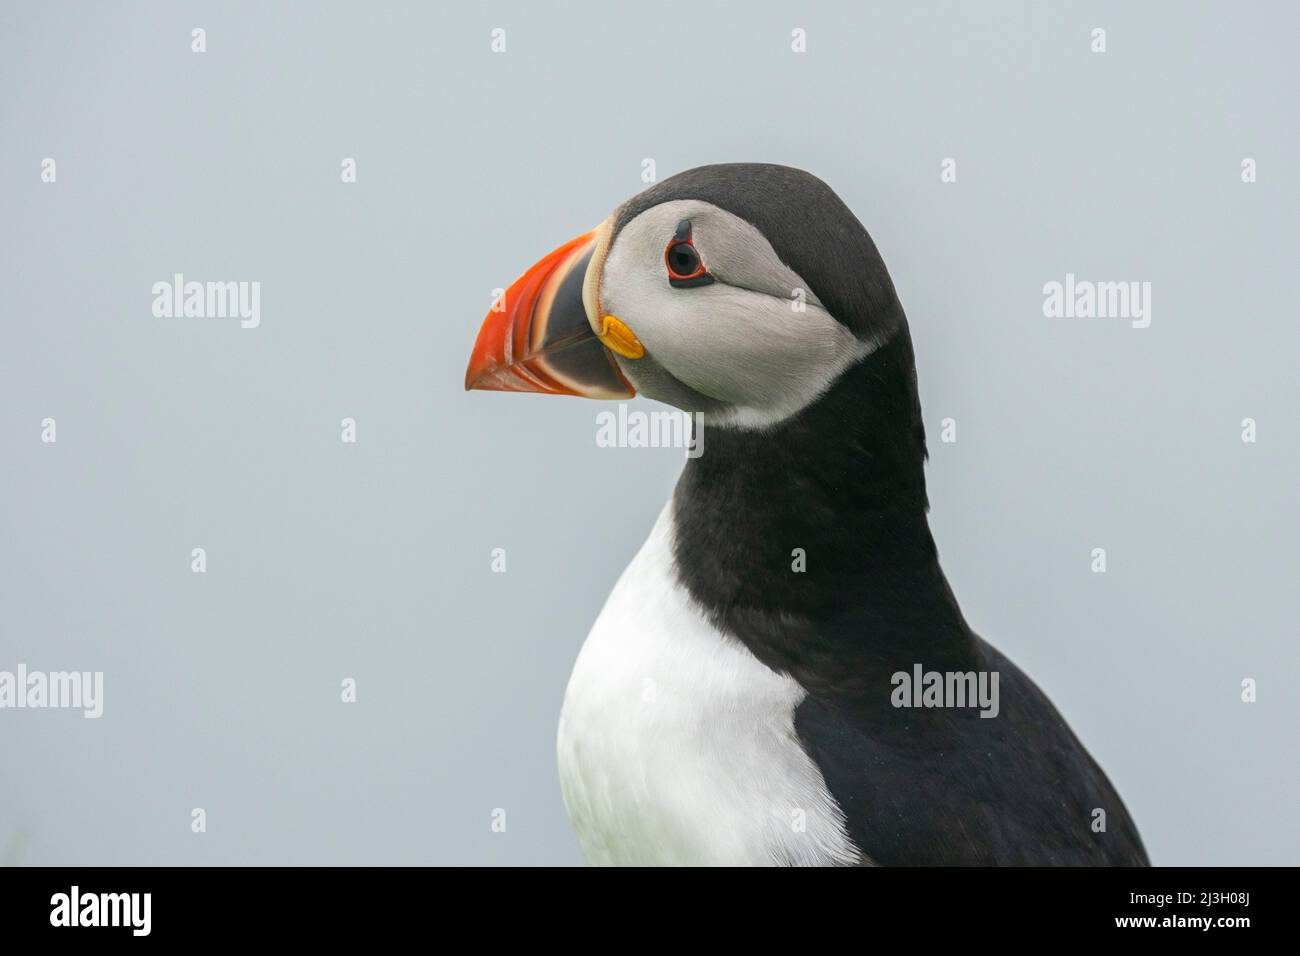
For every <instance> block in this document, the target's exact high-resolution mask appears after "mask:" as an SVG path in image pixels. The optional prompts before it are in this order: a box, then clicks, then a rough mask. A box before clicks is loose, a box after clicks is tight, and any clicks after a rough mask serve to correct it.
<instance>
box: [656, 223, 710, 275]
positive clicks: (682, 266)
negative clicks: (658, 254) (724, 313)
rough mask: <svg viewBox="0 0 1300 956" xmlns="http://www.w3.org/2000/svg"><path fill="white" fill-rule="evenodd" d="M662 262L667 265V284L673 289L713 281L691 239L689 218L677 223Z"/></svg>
mask: <svg viewBox="0 0 1300 956" xmlns="http://www.w3.org/2000/svg"><path fill="white" fill-rule="evenodd" d="M664 264H665V265H666V266H667V267H668V284H669V285H670V286H672V287H673V288H674V289H690V288H693V287H694V286H699V285H708V284H710V283H711V282H713V276H711V275H709V272H708V270H707V269H705V268H704V260H703V259H701V258H700V252H699V250H698V249H696V248H695V243H694V242H693V241H692V240H691V221H690V220H689V219H683V220H682V221H681V222H679V223H678V224H677V233H676V234H675V235H674V236H673V239H672V241H671V242H669V243H668V248H667V249H665V250H664Z"/></svg>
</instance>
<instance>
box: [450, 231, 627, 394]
mask: <svg viewBox="0 0 1300 956" xmlns="http://www.w3.org/2000/svg"><path fill="white" fill-rule="evenodd" d="M608 229H609V226H608V224H606V223H603V224H601V225H600V226H597V227H596V228H595V229H593V230H592V231H591V232H588V233H586V234H585V235H581V236H579V237H578V238H577V239H574V240H572V241H570V242H566V243H565V244H564V245H562V246H560V248H558V249H556V250H555V251H554V252H552V253H551V254H550V255H548V256H546V257H545V258H544V259H542V260H541V261H540V262H539V263H537V265H535V266H533V267H532V268H531V269H529V270H528V271H527V272H525V273H524V274H523V275H522V276H520V277H519V278H518V279H516V280H515V282H514V284H512V285H511V286H510V288H508V289H507V290H506V291H505V293H504V294H503V295H502V296H501V298H499V299H497V301H496V302H494V303H493V304H492V310H491V311H490V312H488V314H487V318H486V319H485V320H484V321H483V327H482V328H481V329H479V333H478V340H477V341H476V342H475V343H474V351H473V352H472V353H470V359H469V368H468V369H466V371H465V389H466V390H467V391H468V390H469V389H483V390H486V391H495V392H542V393H544V394H547V395H582V396H585V397H587V398H631V397H632V396H633V395H635V394H636V389H634V388H633V387H632V386H631V385H630V384H628V381H627V379H625V378H624V377H623V374H622V372H620V371H619V368H618V365H617V363H616V362H615V361H614V356H613V354H612V353H611V352H610V350H609V349H607V348H606V347H605V346H604V345H603V344H601V340H600V339H598V338H597V337H596V333H595V332H594V331H593V323H592V322H591V321H590V320H589V318H588V308H589V306H588V303H590V308H591V309H592V310H593V312H594V311H598V310H599V309H598V305H597V304H596V298H597V297H596V290H597V289H599V287H600V271H601V269H602V267H603V266H604V259H605V255H604V253H605V248H606V247H607V237H608ZM584 287H585V289H586V294H585V295H584Z"/></svg>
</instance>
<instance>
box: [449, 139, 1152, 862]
mask: <svg viewBox="0 0 1300 956" xmlns="http://www.w3.org/2000/svg"><path fill="white" fill-rule="evenodd" d="M465 387H466V389H481V390H492V391H512V392H536V393H543V394H549V395H571V396H582V397H586V398H594V399H602V400H615V401H617V400H620V399H627V398H629V397H631V396H633V395H636V394H640V395H643V396H646V397H649V398H651V399H654V400H657V401H660V402H664V403H667V404H669V405H671V406H674V407H675V408H677V409H680V410H682V411H684V412H688V413H690V414H691V418H692V421H693V422H694V425H693V427H694V428H695V429H701V430H703V433H704V434H706V435H707V441H705V442H703V444H702V446H701V451H702V453H701V454H699V455H698V456H687V460H686V462H685V465H684V469H683V471H682V473H681V476H680V478H679V480H678V482H677V485H676V487H675V490H674V492H673V494H672V497H671V499H670V500H669V501H668V503H667V504H666V505H665V507H664V508H663V510H662V512H661V513H660V514H659V517H658V519H657V520H656V521H655V523H654V526H653V527H652V528H651V529H650V531H649V536H648V538H647V539H646V541H645V543H644V544H643V545H642V547H641V549H640V551H639V552H638V553H637V554H636V556H635V557H634V558H633V560H632V562H631V564H629V565H628V567H627V568H626V570H625V571H624V572H623V574H622V576H621V577H620V578H619V580H618V582H617V584H616V585H615V587H614V589H613V591H612V592H611V593H610V594H609V596H608V598H607V600H606V602H605V605H604V608H603V610H602V611H601V612H600V614H599V616H598V617H597V619H596V621H595V623H594V625H593V626H592V629H591V631H590V633H589V635H588V636H587V638H586V641H585V642H584V643H583V645H582V648H581V651H580V652H579V654H578V657H577V660H576V662H575V664H574V667H573V671H572V674H571V676H570V678H569V682H568V686H567V688H566V690H565V692H564V701H563V706H562V710H561V714H560V720H559V730H558V735H557V754H558V760H559V776H560V782H561V789H562V792H563V798H564V803H565V807H566V809H567V811H568V814H569V818H570V820H571V822H572V824H573V827H574V831H575V833H576V835H577V839H578V843H579V846H580V849H581V852H582V856H583V858H584V860H585V861H586V862H587V863H588V864H591V865H633V866H658V865H667V866H751V865H752V866H765V865H774V866H855V865H856V866H872V865H875V866H953V865H974V866H987V865H1032V866H1040V865H1052V866H1057V865H1060V866H1078V865H1100V866H1145V865H1149V861H1148V858H1147V855H1146V851H1145V849H1144V847H1143V844H1142V840H1141V838H1140V836H1139V835H1138V831H1137V827H1136V825H1135V824H1134V822H1133V819H1132V818H1131V817H1130V816H1129V813H1128V811H1127V810H1126V809H1125V807H1124V804H1123V802H1122V801H1121V799H1120V796H1119V794H1118V793H1117V792H1116V790H1115V788H1114V787H1113V786H1112V785H1111V782H1110V781H1109V780H1108V779H1107V777H1106V775H1105V773H1104V772H1103V771H1102V769H1101V767H1100V766H1098V764H1097V762H1096V761H1095V760H1094V759H1093V758H1092V756H1091V755H1090V754H1089V753H1088V751H1087V750H1086V749H1085V748H1084V746H1083V744H1082V743H1081V742H1080V741H1079V738H1078V737H1077V736H1076V735H1075V734H1074V732H1073V731H1072V730H1071V729H1070V727H1069V726H1068V725H1067V724H1066V722H1065V720H1064V719H1063V718H1062V716H1061V714H1060V713H1059V712H1058V711H1057V709H1056V707H1055V706H1053V704H1052V702H1051V701H1050V700H1049V699H1048V698H1047V696H1046V695H1045V694H1044V693H1043V691H1042V690H1040V689H1039V688H1038V686H1037V685H1035V684H1034V682H1033V681H1032V680H1030V678H1029V677H1028V676H1026V675H1025V673H1024V672H1023V671H1021V670H1020V669H1019V668H1018V667H1017V666H1016V665H1015V664H1014V663H1012V662H1011V661H1010V660H1008V659H1007V657H1006V656H1005V655H1003V654H1002V653H1000V652H999V651H998V650H997V649H996V648H994V647H993V646H992V645H991V644H990V643H988V642H987V641H985V640H984V639H983V638H981V637H980V636H979V635H977V634H976V633H975V632H974V631H973V630H972V629H971V627H970V626H969V625H968V624H967V622H966V620H965V618H964V617H963V615H962V612H961V609H960V607H959V606H958V602H957V599H956V597H955V596H954V593H953V590H952V588H951V587H950V586H949V584H948V581H947V580H946V578H945V576H944V573H943V571H942V569H941V568H940V564H939V558H938V551H937V548H936V545H935V541H934V538H933V536H932V534H931V532H930V528H929V525H928V520H927V514H928V511H929V502H928V499H927V495H926V486H925V474H924V466H925V462H926V459H927V453H926V444H925V429H924V427H923V424H922V417H921V405H920V399H919V395H918V390H917V376H916V364H915V360H914V357H913V350H912V342H911V336H910V333H909V331H908V323H907V319H906V316H905V315H904V312H903V308H902V305H901V304H900V301H899V297H898V294H897V292H896V291H895V288H894V284H893V281H892V280H891V278H890V275H889V273H888V271H887V270H886V268H885V264H884V261H883V259H882V258H881V255H880V253H879V252H878V251H877V249H876V246H875V243H874V242H873V241H872V239H871V237H870V236H869V235H868V233H867V230H866V229H865V228H864V227H863V226H862V224H861V223H860V222H859V221H858V219H857V217H856V216H855V215H854V214H853V212H852V211H851V210H850V209H849V207H848V206H847V205H845V203H844V202H843V201H841V199H840V198H839V197H838V196H837V195H836V194H835V192H833V191H832V190H831V188H830V187H829V186H827V185H826V184H825V183H824V182H822V181H821V180H820V179H818V178H817V177H816V176H813V175H812V174H810V173H808V172H805V171H802V170H799V169H795V168H791V167H786V166H779V165H771V164H760V163H731V164H721V165H710V166H702V167H699V168H695V169H691V170H688V171H686V172H682V173H679V174H677V175H674V176H672V177H671V178H668V179H665V180H663V181H661V182H659V183H657V184H655V185H652V186H650V187H648V188H646V189H644V190H643V191H641V192H640V193H638V194H637V195H635V196H633V197H632V198H630V199H629V200H627V201H626V202H624V203H623V204H622V205H621V206H619V207H618V208H617V209H616V210H614V212H613V213H612V214H611V215H610V216H609V217H608V218H606V219H605V220H604V221H603V222H601V223H600V225H598V226H597V227H596V228H595V229H593V230H591V231H589V232H586V233H584V234H583V235H580V236H578V237H577V238H576V239H573V240H572V241H570V242H568V243H565V244H564V245H562V246H560V247H559V248H558V249H556V250H555V251H554V252H552V253H550V254H549V255H547V256H546V257H545V258H543V259H542V260H541V261H540V262H538V263H537V264H536V265H534V266H533V267H532V268H530V269H528V271H526V272H525V273H524V274H523V275H522V276H521V277H520V278H519V279H518V280H517V281H515V282H514V283H513V284H511V285H510V286H509V288H507V289H506V291H505V293H504V294H503V295H502V296H501V297H500V298H499V299H498V300H497V301H496V302H494V303H493V306H492V310H491V311H490V312H489V313H488V315H487V318H486V319H485V321H484V322H483V324H482V326H481V328H480V330H479V333H478V336H477V339H476V341H475V343H474V346H473V350H472V352H471V356H470V361H469V367H468V369H467V371H466V376H465ZM931 675H937V676H936V679H933V680H932V679H930V677H931ZM952 675H957V678H958V679H957V680H953V679H951V678H952ZM914 679H915V680H916V681H917V682H918V683H921V684H924V693H922V692H921V691H922V689H921V688H920V687H918V686H915V685H914V684H913V683H912V682H913V680H914ZM963 681H967V682H968V683H965V684H963ZM976 681H978V686H979V688H980V689H981V695H980V702H981V703H984V704H990V701H989V700H988V699H987V697H986V696H985V695H984V694H983V693H982V692H983V691H985V690H990V689H991V690H993V691H995V693H994V694H993V695H992V696H993V697H994V698H995V699H994V700H992V701H991V705H990V706H979V705H977V704H976V702H975V701H974V700H973V699H972V698H974V697H975V696H976V695H975V694H974V693H973V691H972V693H971V694H970V695H966V694H963V693H961V690H962V688H963V687H967V688H972V689H973V688H974V687H975V686H976Z"/></svg>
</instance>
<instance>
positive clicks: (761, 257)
mask: <svg viewBox="0 0 1300 956" xmlns="http://www.w3.org/2000/svg"><path fill="white" fill-rule="evenodd" d="M683 220H689V221H690V223H691V238H692V240H693V242H694V244H695V248H696V249H697V250H698V252H699V254H700V256H701V258H702V259H703V261H704V265H705V267H706V268H707V269H708V271H709V274H710V275H712V276H713V277H714V279H715V280H716V281H715V282H714V283H713V284H711V285H704V286H697V287H694V288H674V287H672V286H671V285H669V282H668V273H667V269H666V267H665V265H664V250H665V249H666V248H667V246H668V244H669V242H670V241H672V239H673V236H674V234H675V233H676V231H677V226H678V223H680V222H681V221H683ZM599 299H600V309H601V311H602V312H604V313H605V314H607V315H615V316H618V318H619V319H621V320H622V321H623V322H624V323H625V324H626V325H627V326H628V327H629V328H630V329H631V330H632V331H633V332H634V333H635V334H636V336H637V338H638V339H640V340H641V342H642V344H643V345H645V348H646V353H647V355H648V356H649V357H651V358H653V360H654V361H656V362H657V363H658V364H659V365H660V366H662V368H663V369H664V370H665V371H667V372H668V373H669V374H671V375H672V376H673V377H674V378H676V379H678V380H679V381H680V382H682V383H683V384H685V385H687V386H689V387H690V388H691V389H694V390H695V391H697V392H699V393H700V394H702V395H705V396H708V397H709V398H712V399H716V400H717V401H719V402H721V403H723V404H724V405H726V406H727V411H725V412H723V413H721V414H722V416H723V421H721V422H720V424H732V425H736V426H739V427H744V428H763V427H767V426H770V425H773V424H775V423H777V422H779V421H781V420H782V419H785V418H788V417H789V416H790V415H793V414H794V413H796V412H797V411H799V410H800V409H802V408H803V407H804V406H806V405H808V404H809V403H810V402H812V401H813V400H815V399H816V398H817V397H818V396H819V395H821V394H822V392H824V391H825V390H826V389H827V388H829V387H830V385H831V384H832V383H833V382H834V381H835V379H836V378H838V377H839V376H840V374H841V373H843V372H844V370H845V369H846V368H848V367H849V366H850V365H851V364H853V363H854V362H856V361H857V360H859V359H861V358H862V357H863V356H865V355H866V354H868V353H869V352H870V351H871V349H872V345H871V344H870V343H866V342H863V341H862V340H860V339H858V338H857V337H856V336H854V335H853V333H852V332H850V331H849V330H848V329H847V328H846V327H845V326H844V325H842V324H841V323H840V322H838V321H836V320H835V319H834V318H833V317H832V316H831V315H830V313H829V312H827V311H826V309H825V308H824V307H823V306H822V304H821V303H820V302H819V301H818V300H817V297H816V296H815V295H814V294H813V292H812V290H811V289H809V288H808V285H807V283H806V282H804V280H803V279H802V278H800V276H799V275H798V274H797V273H796V272H795V271H794V270H793V269H791V268H790V267H789V266H787V265H786V264H785V263H784V262H782V261H781V259H780V257H779V256H778V255H777V254H776V251H775V250H774V249H773V248H772V246H771V244H770V243H769V242H768V241H767V239H766V238H765V237H764V236H763V234H762V233H761V232H759V231H758V230H757V229H756V228H754V226H752V225H751V224H750V223H748V222H746V221H744V220H743V219H740V218H739V217H737V216H733V215H732V214H731V213H729V212H727V211H725V210H723V209H719V208H718V207H717V206H714V205H712V204H711V203H707V202H702V201H699V200H690V199H686V200H675V201H673V202H666V203H661V204H660V205H657V206H653V207H651V208H650V209H647V210H646V211H645V212H643V213H641V214H640V215H639V216H637V217H635V218H634V219H632V220H631V221H630V222H628V223H627V224H626V225H625V226H624V227H623V228H622V230H620V232H619V233H618V235H617V236H615V237H614V241H613V243H612V245H611V246H610V248H609V252H608V255H607V257H606V259H605V262H604V269H603V272H602V275H601V279H600V295H599ZM619 365H620V367H621V368H622V369H623V372H624V374H625V375H626V376H627V377H628V379H629V380H630V381H631V382H632V384H633V385H636V386H637V388H638V390H641V391H644V393H645V394H646V395H647V396H648V397H650V398H657V397H660V396H657V395H656V394H655V393H654V389H653V387H652V386H651V387H649V388H643V383H642V382H640V381H638V379H637V362H636V361H635V360H620V361H619ZM664 398H665V399H666V398H667V396H664Z"/></svg>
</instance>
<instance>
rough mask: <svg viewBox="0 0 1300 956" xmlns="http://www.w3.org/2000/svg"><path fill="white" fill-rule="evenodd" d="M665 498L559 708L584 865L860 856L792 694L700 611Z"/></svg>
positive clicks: (799, 695)
mask: <svg viewBox="0 0 1300 956" xmlns="http://www.w3.org/2000/svg"><path fill="white" fill-rule="evenodd" d="M671 535H672V516H671V506H669V507H668V508H665V509H664V512H663V513H662V514H661V515H660V516H659V520H658V521H657V522H656V524H655V527H654V530H653V531H652V532H651V534H650V538H649V540H647V541H646V543H645V545H644V546H642V548H641V551H640V552H639V553H638V554H637V556H636V558H634V559H633V561H632V563H631V564H630V565H629V566H628V568H627V570H626V571H624V572H623V576H622V577H621V578H620V579H619V582H618V584H617V585H616V586H615V588H614V591H613V593H612V594H610V596H609V600H608V601H607V602H606V603H605V608H604V610H603V611H602V612H601V614H600V617H599V618H597V620H596V624H595V626H594V627H593V628H592V630H591V634H590V635H589V636H588V637H587V641H586V643H585V644H584V645H583V647H582V651H581V653H580V654H579V655H578V660H577V663H576V664H575V665H574V668H573V675H572V676H571V677H570V678H569V686H568V690H567V691H566V692H565V696H564V708H563V711H562V712H561V714H560V728H559V740H558V749H559V761H560V782H561V786H562V788H563V791H564V802H565V805H566V806H567V807H568V811H569V817H570V819H571V820H572V821H573V826H574V829H575V830H576V831H577V834H578V841H579V843H580V844H581V847H582V853H583V856H584V857H585V858H586V860H587V862H588V863H590V864H593V865H618V864H623V865H772V864H794V865H814V864H832V863H853V862H857V861H858V860H859V859H860V855H859V854H858V852H857V851H856V850H855V849H854V847H853V846H852V844H851V843H850V841H849V838H848V835H847V834H846V832H845V830H844V821H843V815H842V814H841V812H840V810H839V807H838V806H837V805H836V804H835V801H834V799H833V798H832V797H831V796H830V794H829V793H828V792H827V790H826V785H825V782H824V781H823V779H822V776H821V773H820V772H819V771H818V769H817V767H816V765H815V764H814V763H813V762H812V760H811V759H809V757H808V755H807V754H806V753H805V752H804V750H803V747H802V746H801V745H800V742H799V739H798V737H797V736H796V734H795V730H794V709H795V707H796V706H797V705H798V704H799V702H800V701H801V700H802V699H803V696H804V691H803V689H802V688H801V687H800V686H799V685H798V684H797V683H795V682H794V681H793V680H791V679H790V678H788V677H783V676H781V675H779V674H777V673H776V672H775V671H772V670H770V669H769V668H767V667H766V666H765V665H763V664H761V663H760V662H759V661H758V660H757V659H756V658H755V657H754V656H753V655H752V654H751V653H750V652H749V651H748V650H747V649H746V648H745V647H744V645H742V644H741V643H740V642H738V641H736V640H735V639H733V638H731V637H729V636H727V635H725V634H722V633H721V632H719V631H718V630H716V629H715V628H714V627H713V626H712V625H711V624H709V622H708V621H707V620H706V619H705V618H704V616H703V614H702V613H701V611H700V610H699V608H698V606H697V605H695V604H694V603H693V602H692V601H691V600H690V597H689V595H688V594H687V592H686V591H685V589H684V588H683V587H682V586H681V585H680V584H679V583H678V582H677V580H676V579H675V577H674V574H673V568H672V553H671Z"/></svg>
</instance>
